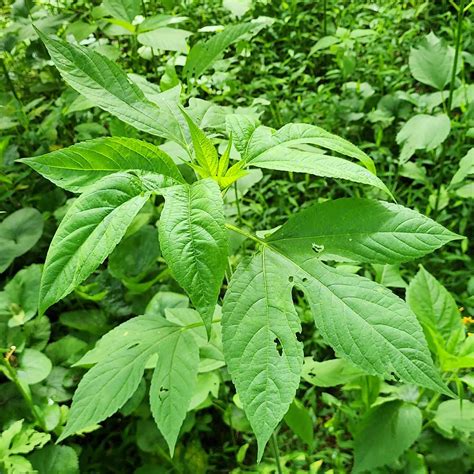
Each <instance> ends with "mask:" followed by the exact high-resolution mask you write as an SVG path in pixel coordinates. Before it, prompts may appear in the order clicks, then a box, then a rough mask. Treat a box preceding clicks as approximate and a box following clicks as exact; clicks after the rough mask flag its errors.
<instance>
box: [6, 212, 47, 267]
mask: <svg viewBox="0 0 474 474" xmlns="http://www.w3.org/2000/svg"><path fill="white" fill-rule="evenodd" d="M42 233H43V217H42V215H41V213H40V212H39V211H37V210H36V209H33V208H31V207H25V208H23V209H20V210H18V211H15V212H13V213H12V214H10V215H9V216H7V217H6V218H5V219H4V220H3V221H2V222H0V247H1V248H2V252H1V253H0V273H2V272H4V271H5V270H6V269H7V268H8V267H9V266H10V265H11V264H12V262H13V260H15V258H17V257H19V256H21V255H23V254H24V253H26V252H28V250H30V249H31V248H33V247H34V246H35V244H36V243H37V242H38V240H39V239H40V237H41V234H42Z"/></svg>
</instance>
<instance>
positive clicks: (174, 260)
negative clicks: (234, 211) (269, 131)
mask: <svg viewBox="0 0 474 474" xmlns="http://www.w3.org/2000/svg"><path fill="white" fill-rule="evenodd" d="M159 235H160V245H161V252H162V254H163V257H164V259H165V260H166V262H167V264H168V265H169V267H170V269H171V272H172V273H173V276H174V278H175V279H176V281H177V282H178V283H179V284H180V285H181V286H182V287H183V288H184V289H185V290H186V292H187V293H188V295H189V297H190V299H191V301H192V302H193V304H194V306H195V307H196V309H197V310H198V311H199V313H200V314H201V317H202V319H203V321H204V323H205V324H206V327H207V329H208V331H209V328H210V324H211V321H212V316H213V314H214V309H215V306H216V303H217V297H218V295H219V291H220V287H221V284H222V280H223V278H224V272H225V268H226V264H227V230H226V228H225V225H224V212H223V202H222V197H221V193H220V191H219V186H218V185H217V183H216V182H215V181H213V180H211V179H205V180H201V181H197V182H195V183H193V184H192V185H182V186H176V187H173V188H169V190H168V191H167V192H166V193H165V206H164V208H163V211H162V213H161V218H160V223H159Z"/></svg>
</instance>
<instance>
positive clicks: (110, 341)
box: [60, 316, 181, 440]
mask: <svg viewBox="0 0 474 474" xmlns="http://www.w3.org/2000/svg"><path fill="white" fill-rule="evenodd" d="M180 330H181V328H180V327H179V326H176V325H175V324H172V323H170V322H168V321H166V320H165V319H163V318H159V317H156V316H139V317H137V318H133V319H130V320H129V321H127V322H125V323H123V324H121V325H120V326H118V327H116V328H115V329H113V330H112V331H110V332H108V333H107V334H106V335H105V336H104V337H102V339H101V340H100V341H99V343H98V344H97V346H96V347H95V348H94V349H93V350H92V351H89V352H88V353H87V354H86V355H85V356H84V357H83V358H82V359H81V360H80V361H79V362H77V364H76V365H85V364H91V363H97V364H96V365H95V366H94V367H93V368H92V369H91V370H89V371H88V372H87V373H86V375H85V376H84V377H83V378H82V380H81V382H80V383H79V386H78V388H77V390H76V392H75V393H74V397H73V403H72V406H71V409H70V411H69V417H68V422H67V425H66V427H65V429H64V431H63V433H62V434H61V437H60V440H62V439H65V438H66V437H68V436H70V435H72V434H74V433H76V432H78V431H80V430H83V429H84V428H87V427H88V426H91V425H94V424H97V423H100V422H101V421H102V420H105V419H106V418H108V417H109V416H111V415H112V414H114V413H115V412H116V411H117V410H119V409H120V408H121V407H122V406H123V405H124V404H125V402H126V401H127V400H128V399H129V398H130V397H131V396H132V395H133V394H134V392H135V390H136V389H137V387H138V384H139V383H140V380H141V379H142V376H143V373H144V370H145V365H146V363H147V362H148V360H149V359H150V357H151V356H152V355H153V354H156V352H157V350H158V347H159V345H160V344H162V343H163V341H164V340H165V339H166V338H167V337H170V336H171V335H172V334H174V333H175V332H177V331H180ZM110 354H113V355H114V356H113V357H110Z"/></svg>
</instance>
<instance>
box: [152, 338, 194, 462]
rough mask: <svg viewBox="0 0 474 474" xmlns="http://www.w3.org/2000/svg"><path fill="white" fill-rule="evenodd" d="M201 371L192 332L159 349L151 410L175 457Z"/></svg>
mask: <svg viewBox="0 0 474 474" xmlns="http://www.w3.org/2000/svg"><path fill="white" fill-rule="evenodd" d="M198 367H199V348H198V345H197V344H196V341H195V339H194V337H193V335H192V334H191V332H189V331H179V332H176V333H174V334H173V335H172V336H170V337H169V338H167V339H165V340H163V341H162V343H161V344H160V345H159V346H158V364H157V366H156V369H155V372H154V373H153V378H152V379H151V387H150V406H151V412H152V414H153V418H154V419H155V421H156V424H157V425H158V428H159V430H160V431H161V433H162V434H163V436H164V438H165V439H166V442H167V443H168V446H169V450H170V453H171V455H173V452H174V447H175V444H176V440H177V439H178V435H179V431H180V429H181V425H182V424H183V421H184V419H185V417H186V413H187V410H188V407H189V405H190V402H191V398H192V396H193V394H194V391H195V387H196V383H197V373H198Z"/></svg>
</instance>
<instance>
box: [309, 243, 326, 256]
mask: <svg viewBox="0 0 474 474" xmlns="http://www.w3.org/2000/svg"><path fill="white" fill-rule="evenodd" d="M311 249H312V250H313V252H315V253H321V252H323V251H324V245H318V244H317V243H315V242H313V243H312V244H311Z"/></svg>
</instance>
